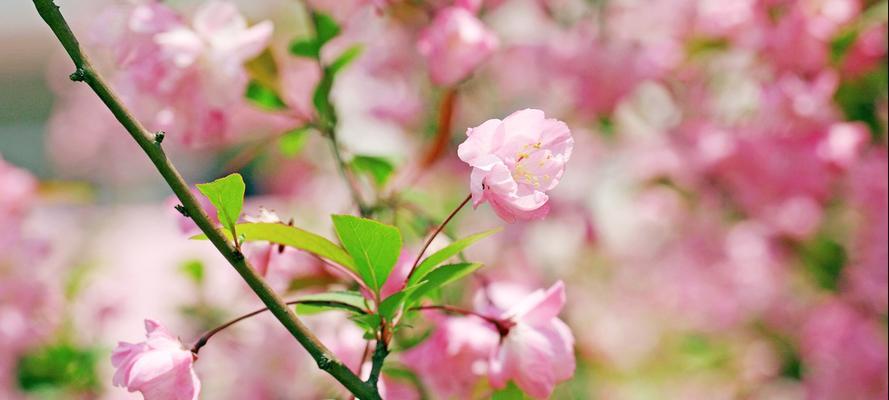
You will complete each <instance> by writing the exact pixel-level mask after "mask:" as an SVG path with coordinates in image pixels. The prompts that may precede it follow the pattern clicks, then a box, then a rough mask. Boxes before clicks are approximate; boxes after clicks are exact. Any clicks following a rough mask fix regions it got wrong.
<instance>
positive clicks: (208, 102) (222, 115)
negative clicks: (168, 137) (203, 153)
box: [91, 0, 289, 147]
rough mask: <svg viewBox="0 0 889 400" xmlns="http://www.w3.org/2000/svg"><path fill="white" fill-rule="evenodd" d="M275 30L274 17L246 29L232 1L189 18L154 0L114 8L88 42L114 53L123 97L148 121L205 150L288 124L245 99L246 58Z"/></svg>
mask: <svg viewBox="0 0 889 400" xmlns="http://www.w3.org/2000/svg"><path fill="white" fill-rule="evenodd" d="M271 34H272V23H271V22H270V21H263V22H260V23H258V24H256V25H254V26H251V27H248V26H247V22H246V19H245V18H244V17H243V16H242V15H241V14H240V12H239V11H238V9H237V8H236V7H235V6H234V5H233V4H232V3H229V2H222V1H211V2H206V3H203V4H201V5H200V6H199V7H198V8H197V9H196V10H195V13H194V15H193V16H192V17H191V18H187V17H186V16H183V15H180V14H179V13H178V12H177V11H175V10H173V9H172V8H170V7H169V6H167V5H166V4H164V3H161V2H159V1H155V0H151V1H146V2H141V3H138V4H134V5H129V6H118V7H113V8H110V9H109V11H107V12H106V13H103V15H101V16H100V19H99V22H98V23H97V24H96V26H95V27H94V30H93V32H92V35H91V39H92V44H93V45H95V46H96V47H97V48H99V49H101V50H105V52H104V53H103V54H105V53H107V54H108V55H109V56H110V58H111V64H112V65H113V66H114V67H116V68H117V69H118V70H117V71H116V74H115V78H116V79H115V82H119V83H118V86H120V90H121V92H122V97H123V98H124V101H126V102H127V103H128V104H129V105H130V106H131V107H133V108H134V111H135V112H136V113H137V114H139V115H140V116H141V117H142V119H144V120H145V121H146V125H147V126H149V127H150V128H151V129H153V130H164V131H168V132H171V133H175V137H176V138H177V139H178V140H179V141H181V142H182V143H184V144H186V145H187V146H190V147H208V146H211V145H218V144H220V143H223V142H226V141H228V140H230V139H232V137H233V136H234V134H235V133H238V132H240V131H241V130H246V129H251V130H256V129H259V127H260V126H262V125H265V124H269V125H276V124H287V123H289V122H288V121H287V120H286V118H283V117H282V118H278V117H277V116H274V115H271V114H267V113H266V114H262V113H259V112H258V111H257V110H254V109H251V108H250V106H248V105H247V103H246V102H245V100H244V99H243V94H244V90H245V88H246V86H247V81H248V77H247V73H246V70H245V68H244V63H245V62H246V61H248V60H250V59H251V58H253V57H255V56H257V55H258V54H259V53H260V52H262V50H263V49H265V48H266V46H267V45H268V43H269V40H270V39H271ZM115 133H117V132H115Z"/></svg>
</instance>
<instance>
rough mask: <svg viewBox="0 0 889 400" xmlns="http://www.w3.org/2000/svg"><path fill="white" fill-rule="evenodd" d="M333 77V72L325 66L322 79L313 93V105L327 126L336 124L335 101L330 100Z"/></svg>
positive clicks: (319, 117)
mask: <svg viewBox="0 0 889 400" xmlns="http://www.w3.org/2000/svg"><path fill="white" fill-rule="evenodd" d="M333 78H334V76H333V74H331V73H329V72H328V69H327V68H325V69H324V73H323V74H322V75H321V79H320V80H319V81H318V86H315V91H314V92H313V93H312V105H314V106H315V111H316V112H317V113H318V119H319V120H320V121H321V123H322V124H324V125H325V126H332V125H334V124H336V111H335V110H334V108H333V103H331V102H330V91H331V90H332V89H333Z"/></svg>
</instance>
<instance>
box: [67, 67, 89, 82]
mask: <svg viewBox="0 0 889 400" xmlns="http://www.w3.org/2000/svg"><path fill="white" fill-rule="evenodd" d="M68 79H71V80H72V81H74V82H83V80H84V79H86V71H84V69H83V67H77V69H76V70H75V71H74V72H72V73H71V75H68Z"/></svg>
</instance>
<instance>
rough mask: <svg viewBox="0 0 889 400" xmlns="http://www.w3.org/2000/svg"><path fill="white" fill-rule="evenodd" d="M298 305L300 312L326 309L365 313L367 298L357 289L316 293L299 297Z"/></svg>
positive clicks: (315, 311) (297, 309) (309, 312)
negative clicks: (356, 290)
mask: <svg viewBox="0 0 889 400" xmlns="http://www.w3.org/2000/svg"><path fill="white" fill-rule="evenodd" d="M299 301H300V302H301V303H299V304H297V305H296V311H297V313H298V314H314V313H318V312H322V311H326V310H346V311H350V312H354V313H359V314H363V313H364V311H365V310H367V300H366V299H365V298H364V296H362V295H361V293H358V292H355V291H337V292H326V293H316V294H310V295H306V296H302V297H300V298H299Z"/></svg>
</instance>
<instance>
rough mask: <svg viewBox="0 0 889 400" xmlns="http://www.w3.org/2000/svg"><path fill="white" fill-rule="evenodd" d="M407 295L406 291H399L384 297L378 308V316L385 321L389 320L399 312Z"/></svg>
mask: <svg viewBox="0 0 889 400" xmlns="http://www.w3.org/2000/svg"><path fill="white" fill-rule="evenodd" d="M408 293H409V292H408V291H401V292H398V293H394V294H392V295H390V296H389V297H386V299H384V300H383V301H382V302H381V303H380V307H379V308H378V311H379V313H380V316H382V317H383V318H385V319H386V320H391V319H392V317H394V316H395V315H396V314H398V311H400V310H401V306H402V305H404V301H405V299H406V297H407V295H408Z"/></svg>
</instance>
